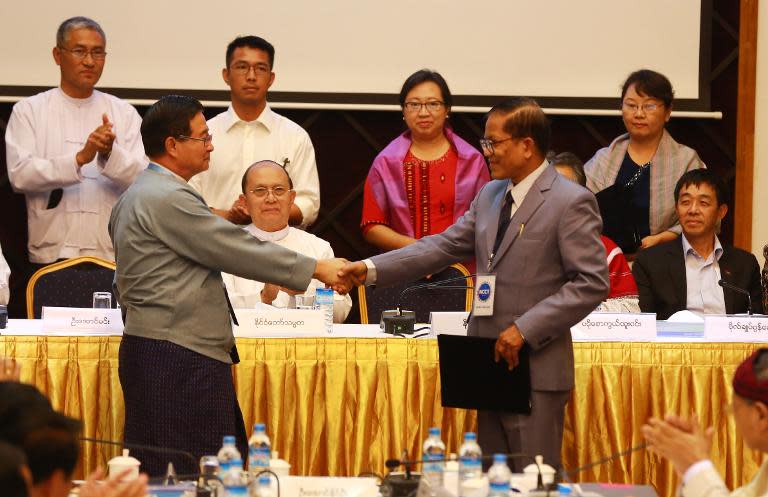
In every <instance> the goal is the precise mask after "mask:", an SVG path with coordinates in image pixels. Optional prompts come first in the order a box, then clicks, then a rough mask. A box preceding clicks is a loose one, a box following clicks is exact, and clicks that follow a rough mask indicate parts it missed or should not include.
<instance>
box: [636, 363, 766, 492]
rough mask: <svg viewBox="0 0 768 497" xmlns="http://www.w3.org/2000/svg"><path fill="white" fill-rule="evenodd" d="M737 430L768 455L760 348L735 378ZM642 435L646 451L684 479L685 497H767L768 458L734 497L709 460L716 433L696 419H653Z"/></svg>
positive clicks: (738, 371) (740, 367)
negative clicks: (665, 462) (652, 453)
mask: <svg viewBox="0 0 768 497" xmlns="http://www.w3.org/2000/svg"><path fill="white" fill-rule="evenodd" d="M731 409H732V411H733V418H734V421H735V423H736V429H737V430H738V431H739V433H740V434H741V436H742V437H743V438H744V443H745V444H746V445H747V446H748V447H749V448H750V449H753V450H759V451H760V452H768V349H765V348H763V349H759V350H757V351H755V353H754V354H752V355H751V356H749V357H747V358H746V359H745V360H744V362H742V363H741V365H739V367H738V368H737V369H736V372H735V373H734V375H733V403H732V404H731ZM642 430H643V435H645V439H646V440H647V442H648V448H649V449H650V450H651V451H653V452H655V453H657V454H659V455H660V456H662V457H665V458H667V459H669V461H670V462H671V463H672V465H673V466H674V468H675V471H676V472H677V473H678V475H679V476H680V477H681V478H682V486H681V488H680V492H679V495H680V496H681V497H728V496H729V495H731V496H733V497H758V496H762V495H766V494H768V458H766V459H765V460H764V462H763V464H762V466H760V469H759V470H758V472H757V474H756V475H755V476H754V478H753V479H752V481H751V482H749V483H748V484H747V485H744V486H743V487H739V488H737V489H735V490H734V491H733V493H731V492H730V491H729V490H728V488H727V487H726V486H725V483H724V482H723V479H722V478H721V477H720V475H719V474H718V473H717V470H716V469H715V467H714V466H713V465H712V461H710V460H709V453H710V449H711V447H712V436H713V435H714V430H713V428H708V429H707V430H702V429H701V427H700V426H699V425H698V422H697V421H696V420H695V419H691V420H687V419H682V418H679V417H677V416H668V417H667V418H665V419H664V420H660V419H650V420H649V421H648V424H647V425H644V426H643V428H642Z"/></svg>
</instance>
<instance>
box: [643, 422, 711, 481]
mask: <svg viewBox="0 0 768 497" xmlns="http://www.w3.org/2000/svg"><path fill="white" fill-rule="evenodd" d="M641 430H642V432H643V436H645V440H646V441H647V442H648V450H650V451H651V452H653V453H654V454H657V455H659V456H661V457H664V458H666V459H669V461H670V462H671V463H672V465H673V466H674V467H675V471H676V472H677V474H678V475H680V476H683V475H684V474H685V472H686V471H687V470H688V468H690V467H691V466H692V465H694V464H695V463H697V462H699V461H702V460H704V459H708V458H709V453H710V449H711V448H712V436H713V435H714V429H713V428H711V427H710V428H707V429H706V430H704V429H702V428H701V426H699V422H698V420H697V419H696V418H691V419H683V418H681V417H679V416H667V417H666V418H665V419H657V418H651V419H649V420H648V423H647V424H645V425H643V427H642V428H641Z"/></svg>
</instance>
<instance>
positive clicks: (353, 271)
mask: <svg viewBox="0 0 768 497" xmlns="http://www.w3.org/2000/svg"><path fill="white" fill-rule="evenodd" d="M338 276H339V278H343V279H349V281H350V282H351V283H352V284H353V285H355V286H360V285H362V284H363V283H365V280H366V278H367V277H368V266H366V265H365V263H364V262H363V261H357V262H347V264H346V265H345V266H344V267H343V268H341V270H340V271H339V273H338Z"/></svg>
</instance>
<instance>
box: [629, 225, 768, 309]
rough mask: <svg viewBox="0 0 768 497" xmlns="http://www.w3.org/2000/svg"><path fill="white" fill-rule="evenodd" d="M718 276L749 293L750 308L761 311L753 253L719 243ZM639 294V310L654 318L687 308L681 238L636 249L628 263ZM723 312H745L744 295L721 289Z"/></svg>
mask: <svg viewBox="0 0 768 497" xmlns="http://www.w3.org/2000/svg"><path fill="white" fill-rule="evenodd" d="M718 264H719V265H720V277H721V278H722V279H723V280H725V281H727V282H728V283H731V284H733V285H736V286H737V287H739V288H743V289H745V290H749V293H750V294H751V295H752V310H753V311H754V312H755V313H762V312H763V299H762V288H761V286H760V266H759V265H758V263H757V259H756V258H755V256H754V255H752V254H750V253H749V252H745V251H744V250H741V249H737V248H734V247H723V255H722V257H720V261H718ZM632 274H633V275H634V276H635V282H636V283H637V289H638V291H639V294H640V310H641V311H643V312H655V313H656V317H657V318H658V319H667V318H668V317H669V316H671V315H672V314H674V313H675V312H677V311H682V310H684V309H686V308H687V301H688V296H687V283H686V280H685V256H684V254H683V239H682V237H678V238H677V240H672V241H670V242H666V243H662V244H660V245H656V246H655V247H651V248H649V249H646V250H641V251H640V252H638V253H637V258H636V259H635V264H634V265H633V266H632ZM723 297H724V300H725V312H726V313H727V314H738V313H744V312H747V298H746V296H743V295H741V294H738V293H736V292H734V291H732V290H728V289H723Z"/></svg>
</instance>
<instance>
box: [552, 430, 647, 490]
mask: <svg viewBox="0 0 768 497" xmlns="http://www.w3.org/2000/svg"><path fill="white" fill-rule="evenodd" d="M646 447H648V444H647V443H641V444H639V445H635V446H634V447H630V448H628V449H625V450H622V451H621V452H614V453H613V454H611V455H609V456H606V457H603V458H602V459H598V460H596V461H592V462H589V463H587V464H585V465H583V466H579V467H578V468H574V469H569V470H567V471H566V470H565V468H563V469H561V470H560V476H561V477H562V478H563V481H565V482H567V483H569V484H570V485H571V486H572V487H573V489H574V493H575V494H576V497H582V492H581V487H580V486H579V485H576V484H574V483H573V482H572V481H571V479H570V476H573V475H577V474H579V473H581V472H582V471H586V470H588V469H592V468H594V467H595V466H600V465H603V464H605V463H607V462H611V461H613V460H615V459H619V458H620V457H624V456H626V455H628V454H631V453H633V452H637V451H638V450H643V449H645V448H646Z"/></svg>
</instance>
